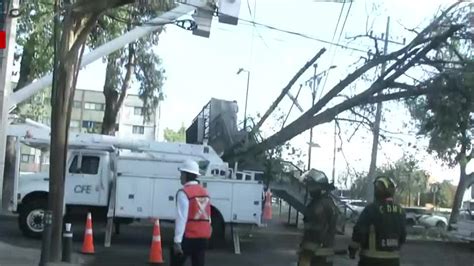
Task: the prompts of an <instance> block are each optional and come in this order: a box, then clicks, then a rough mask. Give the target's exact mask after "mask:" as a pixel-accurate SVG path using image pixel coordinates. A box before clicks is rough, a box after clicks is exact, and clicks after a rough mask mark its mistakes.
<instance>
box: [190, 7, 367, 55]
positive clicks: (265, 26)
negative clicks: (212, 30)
mask: <svg viewBox="0 0 474 266" xmlns="http://www.w3.org/2000/svg"><path fill="white" fill-rule="evenodd" d="M185 5H188V6H192V7H196V8H198V6H196V5H191V4H185ZM218 14H219V11H218V12H217V14H215V16H217V15H218ZM220 14H224V15H227V16H231V15H229V14H225V13H220ZM194 16H195V15H194ZM237 19H238V20H239V21H241V22H245V23H248V24H250V25H251V26H253V25H256V26H261V27H264V28H267V29H270V30H274V31H278V32H282V33H286V34H290V35H295V36H299V37H302V38H306V39H310V40H313V41H317V42H321V43H325V44H329V45H334V46H337V47H340V48H344V49H348V50H353V51H357V52H361V53H367V50H362V49H359V48H355V47H350V46H347V45H342V44H339V43H334V42H331V41H327V40H323V39H320V38H316V37H313V36H310V35H308V34H305V33H300V32H295V31H290V30H285V29H281V28H278V27H275V26H271V25H268V24H264V23H260V22H257V21H254V22H252V21H250V20H247V19H243V18H237Z"/></svg>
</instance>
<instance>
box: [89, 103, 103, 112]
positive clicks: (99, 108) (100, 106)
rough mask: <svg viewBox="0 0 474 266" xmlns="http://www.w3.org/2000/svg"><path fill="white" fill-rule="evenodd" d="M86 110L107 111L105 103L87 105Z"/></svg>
mask: <svg viewBox="0 0 474 266" xmlns="http://www.w3.org/2000/svg"><path fill="white" fill-rule="evenodd" d="M84 109H86V110H95V111H103V110H104V109H105V105H104V104H103V103H85V104H84Z"/></svg>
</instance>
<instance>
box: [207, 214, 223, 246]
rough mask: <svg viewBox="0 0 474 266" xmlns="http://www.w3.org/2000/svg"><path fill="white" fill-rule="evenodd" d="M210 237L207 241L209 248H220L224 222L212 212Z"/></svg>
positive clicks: (218, 215)
mask: <svg viewBox="0 0 474 266" xmlns="http://www.w3.org/2000/svg"><path fill="white" fill-rule="evenodd" d="M211 227H212V235H211V239H210V240H209V248H210V249H214V248H216V247H219V246H222V244H223V243H224V241H225V222H224V219H223V218H222V216H221V215H220V214H219V213H216V212H212V214H211Z"/></svg>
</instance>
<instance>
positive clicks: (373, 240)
mask: <svg viewBox="0 0 474 266" xmlns="http://www.w3.org/2000/svg"><path fill="white" fill-rule="evenodd" d="M394 194H395V182H394V181H393V180H392V179H391V178H389V177H386V176H379V177H377V178H376V179H375V181H374V195H375V202H373V203H371V204H369V205H368V206H367V207H365V209H364V210H363V211H362V213H361V214H360V216H359V220H358V221H357V223H356V225H355V226H354V231H353V234H352V241H353V242H352V243H351V244H350V245H349V256H350V257H351V258H352V259H355V254H356V253H357V251H358V250H359V249H360V254H359V257H360V260H359V266H379V265H380V266H399V265H400V253H399V251H400V248H401V246H402V245H403V244H404V243H405V240H406V228H405V212H404V210H403V208H402V207H401V206H400V205H398V204H396V203H394V201H393V196H394Z"/></svg>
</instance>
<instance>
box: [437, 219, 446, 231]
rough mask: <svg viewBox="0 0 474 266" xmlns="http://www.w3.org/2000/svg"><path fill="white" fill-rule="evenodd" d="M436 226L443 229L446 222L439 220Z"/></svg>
mask: <svg viewBox="0 0 474 266" xmlns="http://www.w3.org/2000/svg"><path fill="white" fill-rule="evenodd" d="M436 228H438V229H441V230H445V229H446V224H445V223H444V222H443V221H439V222H437V223H436Z"/></svg>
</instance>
